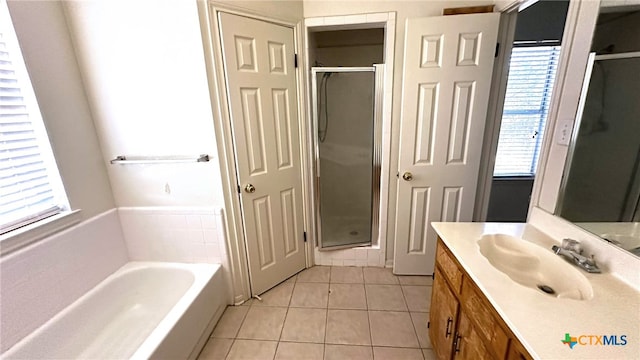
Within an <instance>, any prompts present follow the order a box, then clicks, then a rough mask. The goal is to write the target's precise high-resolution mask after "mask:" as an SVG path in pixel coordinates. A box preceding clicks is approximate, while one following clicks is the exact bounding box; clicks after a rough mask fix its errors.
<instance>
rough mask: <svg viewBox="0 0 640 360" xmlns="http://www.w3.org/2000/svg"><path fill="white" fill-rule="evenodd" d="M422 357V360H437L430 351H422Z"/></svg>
mask: <svg viewBox="0 0 640 360" xmlns="http://www.w3.org/2000/svg"><path fill="white" fill-rule="evenodd" d="M422 356H424V360H437V359H438V358H437V357H436V354H435V353H434V352H433V350H431V349H422Z"/></svg>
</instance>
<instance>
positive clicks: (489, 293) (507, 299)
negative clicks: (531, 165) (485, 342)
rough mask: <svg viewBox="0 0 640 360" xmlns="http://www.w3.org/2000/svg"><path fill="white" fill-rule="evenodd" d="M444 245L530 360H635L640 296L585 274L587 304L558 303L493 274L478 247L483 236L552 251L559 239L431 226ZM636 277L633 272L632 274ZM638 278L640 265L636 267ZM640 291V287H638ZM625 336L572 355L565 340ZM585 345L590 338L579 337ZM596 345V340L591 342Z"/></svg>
mask: <svg viewBox="0 0 640 360" xmlns="http://www.w3.org/2000/svg"><path fill="white" fill-rule="evenodd" d="M432 226H433V228H434V229H435V230H436V232H437V233H438V235H439V236H440V237H441V238H442V240H443V242H444V243H445V244H446V245H447V247H448V248H449V249H450V250H451V252H452V253H453V254H454V255H455V257H456V258H457V260H458V262H459V263H460V265H462V267H463V268H464V269H465V271H466V272H467V273H468V274H469V276H470V277H471V278H472V279H473V281H474V282H475V283H476V284H477V285H478V287H479V288H480V289H481V290H482V291H483V293H484V294H485V295H486V297H487V298H488V299H489V301H490V302H491V304H492V305H493V306H494V307H495V309H496V310H497V312H498V313H499V314H500V316H502V318H503V319H504V321H505V323H506V324H507V325H508V326H509V327H510V329H511V331H512V332H513V333H514V334H515V335H516V336H517V337H518V339H519V340H520V341H521V342H522V344H523V345H524V347H525V348H526V349H527V351H529V353H530V354H531V355H532V356H534V358H540V359H639V358H640V290H638V288H637V287H636V288H634V287H632V286H629V285H628V284H627V283H625V282H623V281H621V280H620V279H619V278H618V277H616V276H615V275H614V274H611V273H607V272H606V270H605V271H604V272H603V273H602V274H589V273H587V272H584V271H582V270H580V271H581V272H582V273H583V274H584V275H585V277H586V278H587V279H588V280H589V282H590V283H591V286H592V287H593V293H594V296H593V298H592V299H590V300H582V301H579V300H571V299H558V298H555V297H551V296H549V295H547V294H544V293H542V292H541V291H538V290H534V289H531V288H528V287H525V286H522V285H520V284H518V283H516V282H514V281H513V280H511V279H510V278H509V277H508V276H507V275H505V274H504V273H502V272H500V271H499V270H497V269H496V268H494V267H493V266H492V265H491V264H490V263H489V261H488V260H487V259H486V258H485V257H484V256H483V255H482V254H480V248H479V247H478V245H477V241H478V240H479V239H480V237H481V236H482V235H484V234H508V235H512V236H516V237H520V238H522V239H524V240H526V241H530V242H532V243H535V244H538V245H540V246H542V247H544V248H546V249H549V251H551V246H552V245H559V243H560V240H561V239H555V240H554V239H552V238H551V237H549V236H548V235H546V234H545V233H543V232H541V231H540V230H538V229H537V228H535V227H533V226H532V225H530V224H524V223H432ZM634 271H635V270H634ZM637 271H638V272H640V261H639V262H638V270H637ZM638 285H639V286H640V284H638ZM567 333H569V334H570V336H572V337H578V336H581V335H594V336H602V335H605V336H607V337H608V336H611V335H617V339H618V343H621V342H622V341H621V336H622V335H626V345H618V346H615V345H580V344H577V345H575V346H574V347H573V349H570V348H569V346H568V345H565V344H563V343H562V340H563V339H564V338H565V334H567ZM582 340H583V341H587V340H588V338H585V337H583V338H582ZM593 341H594V343H595V342H596V338H595V337H594V338H593Z"/></svg>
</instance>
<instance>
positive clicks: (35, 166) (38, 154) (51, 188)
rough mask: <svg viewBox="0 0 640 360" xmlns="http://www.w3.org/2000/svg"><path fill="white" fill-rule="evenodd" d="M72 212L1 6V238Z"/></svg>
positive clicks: (5, 9)
mask: <svg viewBox="0 0 640 360" xmlns="http://www.w3.org/2000/svg"><path fill="white" fill-rule="evenodd" d="M64 209H68V203H67V199H66V195H65V193H64V190H63V187H62V182H61V181H60V175H59V174H58V169H57V168H56V165H55V161H54V159H53V153H52V151H51V146H50V145H49V141H48V138H47V134H46V131H45V128H44V124H43V122H42V117H41V115H40V110H39V108H38V104H37V103H36V99H35V95H34V93H33V89H32V87H31V81H30V80H29V76H28V74H27V71H26V67H25V64H24V61H23V59H22V53H21V51H20V48H19V46H18V42H17V38H16V34H15V30H14V28H13V25H12V22H11V18H10V16H9V11H8V8H7V4H6V1H4V0H1V1H0V234H5V233H7V232H9V231H11V230H14V229H16V228H19V227H22V226H25V225H28V224H31V223H33V222H35V221H38V220H40V219H43V218H46V217H49V216H52V215H55V214H57V213H59V212H61V211H62V210H64Z"/></svg>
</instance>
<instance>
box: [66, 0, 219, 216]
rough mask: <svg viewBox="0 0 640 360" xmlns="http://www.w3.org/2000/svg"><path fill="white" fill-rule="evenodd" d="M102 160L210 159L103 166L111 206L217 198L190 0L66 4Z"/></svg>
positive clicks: (205, 202) (216, 201)
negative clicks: (109, 186)
mask: <svg viewBox="0 0 640 360" xmlns="http://www.w3.org/2000/svg"><path fill="white" fill-rule="evenodd" d="M65 8H66V14H67V18H68V21H69V28H70V31H71V33H72V34H73V38H74V44H75V47H76V54H77V57H78V61H79V63H80V65H81V69H82V75H83V78H84V82H85V87H86V89H87V94H88V98H89V102H90V104H91V107H92V110H93V114H94V118H95V122H96V127H97V129H98V134H99V137H100V143H101V146H102V150H103V153H104V158H103V161H105V162H107V161H108V160H109V159H111V158H113V157H115V156H117V155H128V156H136V155H142V156H173V155H194V156H195V155H198V154H209V155H211V156H212V161H210V162H208V163H195V162H194V163H189V164H168V165H167V164H162V165H159V164H156V165H109V166H108V171H109V176H110V179H111V183H112V186H113V195H114V198H115V202H116V205H117V206H159V205H160V206H167V205H170V206H215V205H221V204H222V196H221V184H220V175H219V168H218V163H217V158H216V156H217V155H216V145H215V138H214V130H213V117H212V114H211V106H210V101H209V90H208V87H207V81H206V73H205V71H206V69H205V64H204V53H203V50H202V38H201V34H200V27H199V20H198V13H197V9H196V2H195V1H180V0H165V1H152V0H134V1H107V0H96V1H78V2H66V3H65Z"/></svg>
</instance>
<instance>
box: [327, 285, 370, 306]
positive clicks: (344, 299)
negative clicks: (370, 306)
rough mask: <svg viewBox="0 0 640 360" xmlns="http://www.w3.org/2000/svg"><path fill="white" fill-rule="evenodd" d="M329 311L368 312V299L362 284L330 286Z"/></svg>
mask: <svg viewBox="0 0 640 360" xmlns="http://www.w3.org/2000/svg"><path fill="white" fill-rule="evenodd" d="M329 309H353V310H366V309H367V299H366V296H365V292H364V285H362V284H333V283H332V284H330V285H329Z"/></svg>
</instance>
